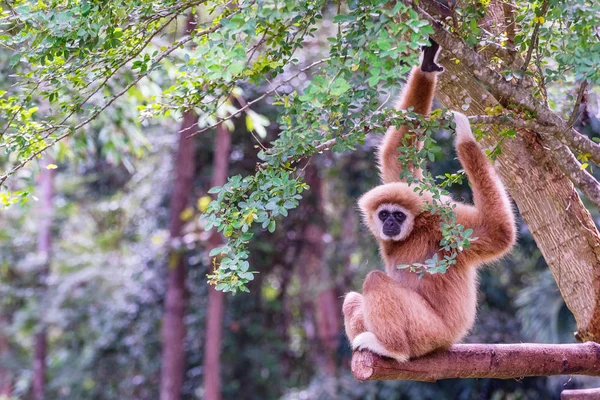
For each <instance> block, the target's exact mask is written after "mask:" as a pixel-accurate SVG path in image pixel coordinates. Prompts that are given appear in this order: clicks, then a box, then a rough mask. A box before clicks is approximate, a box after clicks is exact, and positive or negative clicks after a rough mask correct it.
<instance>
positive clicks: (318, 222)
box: [296, 163, 341, 376]
mask: <svg viewBox="0 0 600 400" xmlns="http://www.w3.org/2000/svg"><path fill="white" fill-rule="evenodd" d="M305 181H306V183H307V184H308V185H309V186H310V188H311V190H310V192H309V193H308V194H307V196H306V197H305V198H304V205H303V207H302V213H303V214H304V215H310V218H309V219H308V220H307V221H308V222H307V225H306V226H305V227H304V229H303V241H304V246H303V250H302V251H301V254H300V257H298V262H297V266H296V268H299V270H298V273H299V276H300V281H301V282H302V285H303V287H304V288H305V289H303V290H302V296H303V299H302V311H303V314H304V315H303V318H304V321H305V330H306V335H307V337H308V339H309V341H310V342H312V343H314V345H313V346H311V354H312V357H313V359H314V360H315V364H317V366H318V367H319V369H320V370H321V371H322V372H324V373H326V374H327V375H330V376H332V375H335V372H336V367H337V365H336V364H337V363H336V350H337V347H338V340H339V334H340V331H341V321H340V312H339V310H340V304H339V301H338V298H337V296H336V292H335V287H334V286H333V280H332V279H331V276H330V273H329V269H328V268H327V265H325V262H324V258H325V244H324V243H323V237H324V235H325V226H324V221H325V212H324V193H323V181H322V179H321V177H320V176H319V170H318V169H317V168H316V167H315V166H314V165H313V164H312V163H310V164H308V166H307V167H306V168H305Z"/></svg>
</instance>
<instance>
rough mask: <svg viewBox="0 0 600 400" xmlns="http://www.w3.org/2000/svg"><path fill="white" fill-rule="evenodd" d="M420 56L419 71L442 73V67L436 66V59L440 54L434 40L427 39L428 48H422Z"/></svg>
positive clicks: (438, 46)
mask: <svg viewBox="0 0 600 400" xmlns="http://www.w3.org/2000/svg"><path fill="white" fill-rule="evenodd" d="M422 50H423V53H422V55H421V71H423V72H443V71H444V67H442V66H440V65H438V64H437V57H438V54H439V52H440V45H439V44H437V43H436V41H435V40H433V39H432V38H429V46H423V48H422Z"/></svg>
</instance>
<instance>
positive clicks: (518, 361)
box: [352, 342, 600, 382]
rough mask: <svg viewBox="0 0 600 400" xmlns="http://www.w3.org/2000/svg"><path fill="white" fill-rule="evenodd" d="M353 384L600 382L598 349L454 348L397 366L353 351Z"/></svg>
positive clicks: (577, 346)
mask: <svg viewBox="0 0 600 400" xmlns="http://www.w3.org/2000/svg"><path fill="white" fill-rule="evenodd" d="M352 373H353V374H354V376H355V377H356V379H358V380H361V381H365V380H413V381H424V382H435V381H437V380H440V379H453V378H496V379H518V378H522V377H526V376H551V375H590V376H600V344H598V343H594V342H587V343H583V344H532V343H523V344H456V345H454V346H452V347H450V349H449V350H447V351H444V352H436V353H432V354H428V355H426V356H423V357H420V358H416V359H414V360H410V361H407V362H405V363H399V362H397V361H396V360H393V359H390V358H384V357H381V356H379V355H376V354H374V353H371V352H370V351H366V350H361V351H355V352H354V354H353V355H352Z"/></svg>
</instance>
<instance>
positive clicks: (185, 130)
mask: <svg viewBox="0 0 600 400" xmlns="http://www.w3.org/2000/svg"><path fill="white" fill-rule="evenodd" d="M197 120H198V116H197V115H196V114H195V113H194V112H191V111H189V112H186V113H185V114H184V116H183V122H182V123H181V129H180V132H179V145H178V149H177V156H176V165H175V184H174V187H173V193H172V195H171V203H170V206H169V208H170V211H171V217H170V226H169V233H170V238H171V240H170V242H171V243H172V244H173V246H175V244H176V243H178V242H180V239H181V233H182V228H183V225H184V221H182V219H181V213H182V212H183V210H185V209H186V207H187V205H188V203H189V199H190V193H191V191H192V188H193V184H194V169H195V162H194V158H195V154H196V146H195V144H194V140H193V139H188V136H189V135H190V134H191V133H193V129H192V128H193V127H194V126H195V124H196V122H197ZM168 259H169V265H168V272H167V289H166V296H165V313H164V317H163V323H162V333H161V334H162V343H163V348H162V357H161V358H162V362H161V376H160V398H161V400H179V399H180V398H181V386H182V385H183V378H184V373H185V351H184V340H185V322H184V317H185V308H186V294H187V293H186V287H185V278H186V265H185V259H184V257H183V254H182V252H181V250H180V249H174V250H171V251H170V253H169V257H168Z"/></svg>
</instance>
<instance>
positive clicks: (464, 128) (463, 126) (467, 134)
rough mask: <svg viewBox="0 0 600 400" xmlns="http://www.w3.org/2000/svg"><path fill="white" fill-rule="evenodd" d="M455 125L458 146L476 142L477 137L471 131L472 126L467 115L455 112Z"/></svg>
mask: <svg viewBox="0 0 600 400" xmlns="http://www.w3.org/2000/svg"><path fill="white" fill-rule="evenodd" d="M453 113H454V124H455V125H456V128H455V131H456V144H457V145H458V144H460V143H463V142H474V141H475V137H474V136H473V132H472V131H471V125H470V124H469V119H468V118H467V116H466V115H464V114H462V113H459V112H456V111H454V112H453Z"/></svg>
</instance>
